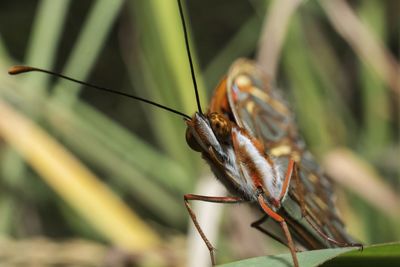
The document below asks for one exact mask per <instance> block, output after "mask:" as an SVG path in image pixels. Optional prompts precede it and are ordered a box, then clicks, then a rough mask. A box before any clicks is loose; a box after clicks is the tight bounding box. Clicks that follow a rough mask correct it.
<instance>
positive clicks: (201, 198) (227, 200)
mask: <svg viewBox="0 0 400 267" xmlns="http://www.w3.org/2000/svg"><path fill="white" fill-rule="evenodd" d="M192 200H197V201H204V202H212V203H228V204H234V203H241V202H245V201H246V200H244V199H242V198H240V197H209V196H201V195H193V194H186V195H184V201H185V206H186V209H187V210H188V212H189V215H190V218H191V219H192V221H193V223H194V226H195V227H196V229H197V231H198V232H199V234H200V236H201V238H202V239H203V241H204V243H205V244H206V246H207V248H208V250H209V251H210V257H211V262H212V265H215V255H214V250H215V249H214V247H213V246H212V244H211V242H210V241H209V240H208V239H207V237H206V235H205V234H204V232H203V230H202V229H201V227H200V224H199V222H198V221H197V217H196V214H195V213H194V211H193V210H192V208H191V207H190V204H189V201H192Z"/></svg>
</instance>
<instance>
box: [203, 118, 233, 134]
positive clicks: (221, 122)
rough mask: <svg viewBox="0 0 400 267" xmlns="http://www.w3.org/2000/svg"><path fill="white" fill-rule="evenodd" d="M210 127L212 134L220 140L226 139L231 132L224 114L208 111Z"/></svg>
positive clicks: (229, 124)
mask: <svg viewBox="0 0 400 267" xmlns="http://www.w3.org/2000/svg"><path fill="white" fill-rule="evenodd" d="M208 119H209V121H210V125H211V128H212V130H213V132H214V134H215V135H216V136H217V138H218V139H220V140H228V139H229V137H230V134H231V128H232V126H231V123H230V122H229V120H228V119H227V118H225V116H223V115H222V114H219V113H210V114H209V115H208Z"/></svg>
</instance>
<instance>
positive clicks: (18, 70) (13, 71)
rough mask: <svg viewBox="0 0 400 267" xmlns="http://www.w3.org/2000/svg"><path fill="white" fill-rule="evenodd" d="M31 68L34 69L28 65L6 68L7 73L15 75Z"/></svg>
mask: <svg viewBox="0 0 400 267" xmlns="http://www.w3.org/2000/svg"><path fill="white" fill-rule="evenodd" d="M33 70H35V68H32V67H28V66H12V67H11V68H9V69H8V74H10V75H17V74H20V73H24V72H28V71H33Z"/></svg>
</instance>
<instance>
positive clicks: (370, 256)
mask: <svg viewBox="0 0 400 267" xmlns="http://www.w3.org/2000/svg"><path fill="white" fill-rule="evenodd" d="M297 257H298V260H299V264H300V266H302V267H312V266H321V265H322V264H323V266H325V267H327V266H378V264H379V266H380V267H383V266H396V264H399V263H400V243H391V244H382V245H373V246H370V247H366V248H364V250H363V251H360V250H359V249H357V248H356V247H346V248H331V249H321V250H311V251H305V252H300V253H297ZM324 263H325V264H324ZM220 266H221V267H244V266H246V267H251V266H274V267H288V266H293V262H292V257H291V255H290V253H287V254H281V255H272V256H265V257H257V258H251V259H247V260H241V261H237V262H233V263H229V264H223V265H220Z"/></svg>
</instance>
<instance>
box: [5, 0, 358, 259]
mask: <svg viewBox="0 0 400 267" xmlns="http://www.w3.org/2000/svg"><path fill="white" fill-rule="evenodd" d="M178 6H179V10H180V14H181V18H182V25H183V28H184V34H185V42H186V47H187V53H188V58H189V62H190V65H191V71H192V78H193V83H194V88H195V93H196V100H197V106H198V107H197V108H198V110H197V112H195V114H194V115H193V116H188V115H186V114H184V113H181V112H179V111H177V110H174V109H171V108H169V107H166V106H164V105H161V104H159V103H156V102H153V101H150V100H147V99H144V98H141V97H137V96H133V95H128V94H125V93H121V92H118V91H114V90H110V89H107V88H103V87H99V86H95V85H91V84H87V83H84V82H81V81H77V80H75V79H73V78H70V77H66V76H64V75H61V74H58V73H54V72H51V71H47V70H43V69H38V68H33V67H24V66H22V67H21V66H17V67H14V68H12V69H11V70H10V71H9V72H10V73H11V74H19V73H22V72H29V71H40V72H45V73H48V74H52V75H56V76H58V77H62V78H65V79H68V80H71V81H73V82H78V83H81V84H84V85H87V86H90V87H93V88H96V89H99V90H102V91H107V92H110V93H115V94H119V95H123V96H127V97H130V98H133V99H136V100H139V101H142V102H146V103H148V104H150V105H153V106H157V107H159V108H161V109H165V110H168V111H170V112H172V113H175V114H178V115H180V116H182V117H183V118H184V120H185V123H186V125H187V130H186V142H187V144H188V145H189V147H190V148H191V149H193V150H195V151H197V152H200V153H201V156H202V157H203V158H204V160H205V161H206V162H207V163H208V164H209V165H210V167H211V170H212V171H213V173H214V174H215V176H216V178H217V179H218V180H219V181H220V182H221V183H222V184H223V185H224V186H225V187H226V188H227V189H228V191H229V192H230V193H231V196H201V195H193V194H186V195H185V196H184V203H185V206H186V208H187V210H188V212H189V215H190V217H191V219H192V221H193V223H194V225H195V227H196V229H197V230H198V232H199V234H200V235H201V237H202V239H203V240H204V242H205V243H206V245H207V247H208V249H209V251H210V256H211V261H212V263H213V264H215V263H216V260H215V255H214V247H213V246H212V244H211V243H210V242H209V240H208V239H207V237H206V235H205V234H204V232H203V231H202V229H201V226H200V225H199V223H198V221H197V218H196V215H195V213H194V211H193V210H192V208H191V206H190V201H206V202H216V203H242V202H247V203H249V204H251V205H253V206H255V207H257V208H258V209H259V210H260V211H261V212H262V213H263V216H262V217H261V218H260V219H259V220H257V221H255V222H254V223H253V224H252V226H253V227H254V228H256V229H258V230H260V231H261V232H263V233H265V234H268V235H270V236H272V237H273V238H275V239H276V240H278V241H279V242H281V243H283V244H285V245H287V246H288V247H289V249H290V252H291V255H292V259H293V263H294V266H299V263H298V259H297V255H296V251H297V250H298V249H297V248H299V249H300V248H304V249H318V248H326V247H334V246H347V245H358V244H355V243H354V241H353V240H352V238H351V237H350V236H349V235H348V234H347V233H346V231H345V229H344V224H343V223H342V221H341V220H340V218H339V216H338V213H337V211H336V208H335V205H334V194H333V191H332V183H331V181H330V180H329V178H328V177H327V176H326V175H324V173H323V171H322V170H321V168H320V167H319V165H318V164H317V163H316V161H315V160H314V159H313V157H312V155H311V154H310V153H309V152H308V151H307V150H306V147H305V144H304V142H303V140H302V138H301V137H300V135H299V134H298V131H297V127H296V124H295V121H294V116H293V114H292V112H291V111H290V109H289V108H288V105H287V104H286V102H285V101H284V100H283V98H282V97H281V96H280V95H279V93H278V91H276V90H275V89H274V88H273V87H272V86H270V83H269V81H268V79H267V78H266V76H265V75H264V74H263V73H262V70H261V68H259V67H258V66H257V65H256V64H255V63H254V62H252V61H249V60H245V59H239V60H237V61H236V62H235V63H234V64H233V65H232V67H231V68H230V70H229V72H228V74H227V76H226V77H224V78H223V79H222V81H221V82H220V84H219V85H218V86H217V88H216V89H215V92H214V95H213V97H212V99H211V101H210V105H209V108H208V110H207V111H206V112H205V113H203V111H202V107H201V104H200V100H199V96H198V90H197V86H196V81H195V76H194V71H193V64H192V59H191V56H190V49H189V44H188V38H187V31H186V26H185V21H184V16H183V12H182V7H181V3H180V1H179V0H178ZM266 224H268V227H265V225H266Z"/></svg>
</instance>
